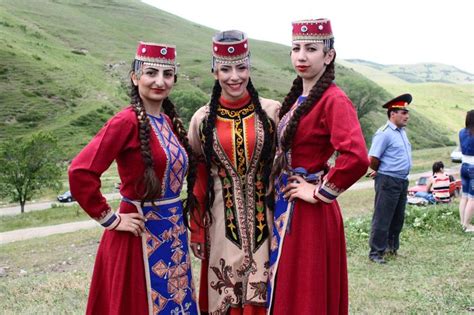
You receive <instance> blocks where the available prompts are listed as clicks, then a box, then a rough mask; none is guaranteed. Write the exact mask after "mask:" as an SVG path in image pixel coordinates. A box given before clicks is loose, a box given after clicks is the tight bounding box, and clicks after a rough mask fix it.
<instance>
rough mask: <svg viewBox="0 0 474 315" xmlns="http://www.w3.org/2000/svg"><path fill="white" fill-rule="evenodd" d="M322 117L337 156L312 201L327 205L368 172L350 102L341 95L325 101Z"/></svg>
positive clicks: (363, 148) (354, 113) (365, 156)
mask: <svg viewBox="0 0 474 315" xmlns="http://www.w3.org/2000/svg"><path fill="white" fill-rule="evenodd" d="M325 114H326V123H327V127H328V129H329V134H330V142H331V144H332V146H333V147H334V149H335V150H336V151H338V152H339V156H338V157H337V159H336V162H335V165H334V167H332V168H331V169H330V170H329V173H328V174H327V176H326V177H325V179H324V181H323V183H322V185H321V187H320V188H319V190H318V191H317V192H316V193H315V197H316V198H317V199H320V200H322V201H323V202H326V203H329V202H332V201H333V200H334V199H336V197H337V196H338V195H339V194H341V193H342V192H343V191H344V190H346V189H347V188H349V187H350V186H351V185H352V184H354V183H355V182H356V181H357V180H358V179H359V178H360V177H361V176H362V175H363V174H364V173H365V172H366V171H367V168H368V166H369V159H368V155H367V147H366V144H365V140H364V136H363V134H362V130H361V128H360V124H359V120H358V119H357V113H356V111H355V109H354V106H353V105H352V102H351V101H350V100H349V98H348V97H347V96H345V95H344V94H342V95H336V96H334V97H330V98H328V101H327V103H326V106H325Z"/></svg>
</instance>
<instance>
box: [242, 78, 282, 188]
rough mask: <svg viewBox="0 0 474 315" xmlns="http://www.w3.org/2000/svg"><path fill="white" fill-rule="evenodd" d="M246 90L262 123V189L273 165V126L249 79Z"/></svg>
mask: <svg viewBox="0 0 474 315" xmlns="http://www.w3.org/2000/svg"><path fill="white" fill-rule="evenodd" d="M247 90H248V92H249V94H250V97H251V99H252V103H253V104H254V106H255V112H256V113H257V115H258V118H259V119H260V121H261V122H262V123H263V133H264V142H263V149H262V155H261V157H260V160H261V163H262V164H263V174H262V178H263V183H264V185H265V186H264V187H268V183H269V178H270V173H271V170H272V164H273V154H274V151H275V146H274V142H275V141H274V140H275V137H274V132H275V125H274V124H273V122H272V121H271V120H270V118H269V117H268V115H267V114H266V113H265V111H264V110H263V108H262V104H260V99H259V97H258V92H257V90H256V89H255V87H254V86H253V84H252V80H251V79H249V82H248V84H247Z"/></svg>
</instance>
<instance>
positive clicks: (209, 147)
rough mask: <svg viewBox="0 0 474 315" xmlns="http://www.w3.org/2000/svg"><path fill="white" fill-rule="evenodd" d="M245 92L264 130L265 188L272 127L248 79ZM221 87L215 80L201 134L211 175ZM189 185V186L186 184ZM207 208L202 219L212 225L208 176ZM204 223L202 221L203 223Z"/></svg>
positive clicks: (212, 194) (210, 179)
mask: <svg viewBox="0 0 474 315" xmlns="http://www.w3.org/2000/svg"><path fill="white" fill-rule="evenodd" d="M247 91H248V92H249V94H250V97H251V100H252V104H254V106H255V112H256V114H257V116H258V118H259V120H260V121H261V122H262V124H263V130H264V143H263V149H262V155H261V157H260V161H259V162H260V163H261V165H263V169H262V172H263V174H262V178H263V182H264V184H265V187H267V185H268V178H269V175H270V172H271V166H272V158H273V154H272V152H273V151H274V136H273V134H274V130H275V128H274V125H273V123H272V121H271V120H270V118H269V117H268V115H267V114H266V113H265V111H264V110H263V108H262V104H261V103H260V98H259V96H258V92H257V90H256V89H255V87H254V86H253V84H252V81H251V80H250V79H249V82H248V84H247ZM221 92H222V87H221V85H220V84H219V81H218V80H215V82H214V87H213V89H212V95H211V101H210V102H209V114H208V116H207V120H206V122H205V124H204V129H203V134H204V152H205V155H206V156H205V161H206V168H207V173H208V174H211V168H212V162H213V159H214V157H215V155H214V153H215V152H214V148H213V142H214V129H215V126H216V118H217V109H218V107H219V98H220V96H221ZM188 185H189V184H188ZM207 191H208V196H207V207H206V212H205V213H202V215H203V217H202V219H203V220H205V219H206V217H207V218H208V219H209V222H208V224H212V221H213V219H212V213H211V208H212V205H213V204H214V200H215V192H214V178H213V177H212V176H208V182H207ZM203 222H204V221H203Z"/></svg>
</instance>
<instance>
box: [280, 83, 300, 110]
mask: <svg viewBox="0 0 474 315" xmlns="http://www.w3.org/2000/svg"><path fill="white" fill-rule="evenodd" d="M302 93H303V79H302V78H301V77H300V76H297V77H296V78H295V79H294V80H293V85H292V86H291V89H290V92H288V94H287V95H286V97H285V100H284V101H283V103H282V104H281V109H280V114H279V118H280V119H282V118H283V116H285V114H286V113H288V112H289V111H290V109H291V106H293V104H294V103H295V102H296V100H297V99H298V97H299V96H300V95H301V94H302Z"/></svg>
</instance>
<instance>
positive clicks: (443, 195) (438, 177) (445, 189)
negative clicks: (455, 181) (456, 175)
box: [415, 161, 451, 204]
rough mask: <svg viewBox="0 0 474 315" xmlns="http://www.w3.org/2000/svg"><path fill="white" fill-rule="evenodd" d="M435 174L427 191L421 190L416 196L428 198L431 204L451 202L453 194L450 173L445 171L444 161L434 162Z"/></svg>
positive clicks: (429, 182) (428, 184)
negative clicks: (450, 190)
mask: <svg viewBox="0 0 474 315" xmlns="http://www.w3.org/2000/svg"><path fill="white" fill-rule="evenodd" d="M432 169H433V176H431V177H430V179H429V181H428V183H427V185H426V191H419V192H417V193H416V194H415V197H420V198H424V199H426V200H427V201H428V202H429V203H430V204H434V203H449V202H451V195H450V193H449V183H450V180H449V175H448V174H446V173H445V172H444V164H443V162H442V161H437V162H434V163H433V167H432Z"/></svg>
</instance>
